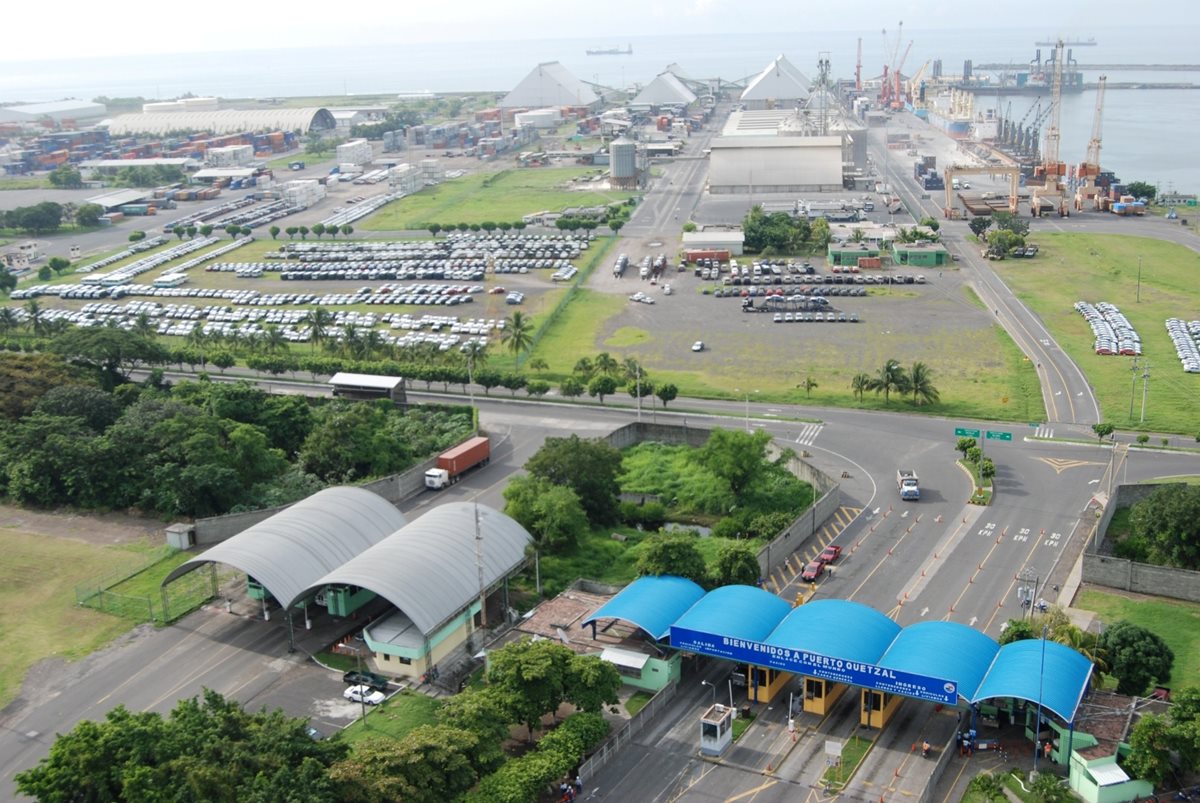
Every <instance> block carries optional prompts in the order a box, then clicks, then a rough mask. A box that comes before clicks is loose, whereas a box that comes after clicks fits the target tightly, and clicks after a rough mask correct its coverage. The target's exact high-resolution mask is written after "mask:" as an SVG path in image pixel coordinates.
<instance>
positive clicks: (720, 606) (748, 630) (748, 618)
mask: <svg viewBox="0 0 1200 803" xmlns="http://www.w3.org/2000/svg"><path fill="white" fill-rule="evenodd" d="M791 609H792V606H791V605H788V604H787V603H786V602H784V601H783V600H782V599H780V598H779V597H777V596H775V595H774V594H772V593H771V592H769V591H763V590H762V589H761V588H755V587H754V586H722V587H721V588H717V589H714V590H712V591H709V592H708V593H707V594H705V595H704V597H703V598H702V599H700V600H699V601H698V602H697V603H696V604H695V605H693V606H692V607H691V608H689V609H688V612H687V613H685V614H684V615H683V616H681V617H679V620H678V621H676V622H673V623H672V624H673V625H674V626H675V627H681V628H685V629H687V630H698V631H700V632H703V633H720V634H721V635H724V636H729V637H731V638H740V639H751V640H753V641H763V640H764V639H766V637H767V636H768V635H769V634H770V633H771V631H772V630H774V629H775V627H776V625H778V624H779V621H780V620H781V619H783V617H785V616H787V614H788V611H790V610H791Z"/></svg>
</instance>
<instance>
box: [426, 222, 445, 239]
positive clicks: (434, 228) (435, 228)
mask: <svg viewBox="0 0 1200 803" xmlns="http://www.w3.org/2000/svg"><path fill="white" fill-rule="evenodd" d="M425 228H426V229H428V230H429V233H430V234H432V235H433V236H434V237H437V236H438V232H439V231H441V230H442V227H441V224H439V223H430V224H428V225H426V226H425Z"/></svg>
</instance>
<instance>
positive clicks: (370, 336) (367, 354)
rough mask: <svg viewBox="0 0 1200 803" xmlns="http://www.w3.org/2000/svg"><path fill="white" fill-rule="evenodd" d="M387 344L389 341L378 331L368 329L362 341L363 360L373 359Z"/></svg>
mask: <svg viewBox="0 0 1200 803" xmlns="http://www.w3.org/2000/svg"><path fill="white" fill-rule="evenodd" d="M386 343H387V341H385V340H384V339H383V334H382V333H381V332H380V331H379V330H378V329H368V330H367V333H366V334H365V335H363V339H362V351H363V357H362V358H363V359H364V360H370V359H373V358H374V357H375V355H376V354H377V353H378V352H379V350H380V349H381V348H383V347H384V345H386Z"/></svg>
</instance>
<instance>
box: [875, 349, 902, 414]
mask: <svg viewBox="0 0 1200 803" xmlns="http://www.w3.org/2000/svg"><path fill="white" fill-rule="evenodd" d="M869 389H870V390H873V391H875V394H876V395H879V394H880V393H883V403H884V404H887V402H888V396H889V395H890V394H891V393H892V391H895V392H897V393H905V392H907V391H908V375H907V374H905V373H904V368H903V367H902V366H901V365H900V363H899V362H897V361H896V360H888V361H887V362H885V363H884V364H883V366H882V367H881V368H880V369H879V373H877V374H876V375H875V376H874V377H872V378H871V384H870V388H869Z"/></svg>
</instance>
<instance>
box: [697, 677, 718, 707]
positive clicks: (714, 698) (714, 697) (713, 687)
mask: <svg viewBox="0 0 1200 803" xmlns="http://www.w3.org/2000/svg"><path fill="white" fill-rule="evenodd" d="M700 685H701V686H708V688H709V691H711V692H712V703H711V704H710V705H709V707H710V708H711V707H712V706H714V705H716V704H717V686H716V684H715V683H709V682H708V681H707V680H702V681H700Z"/></svg>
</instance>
